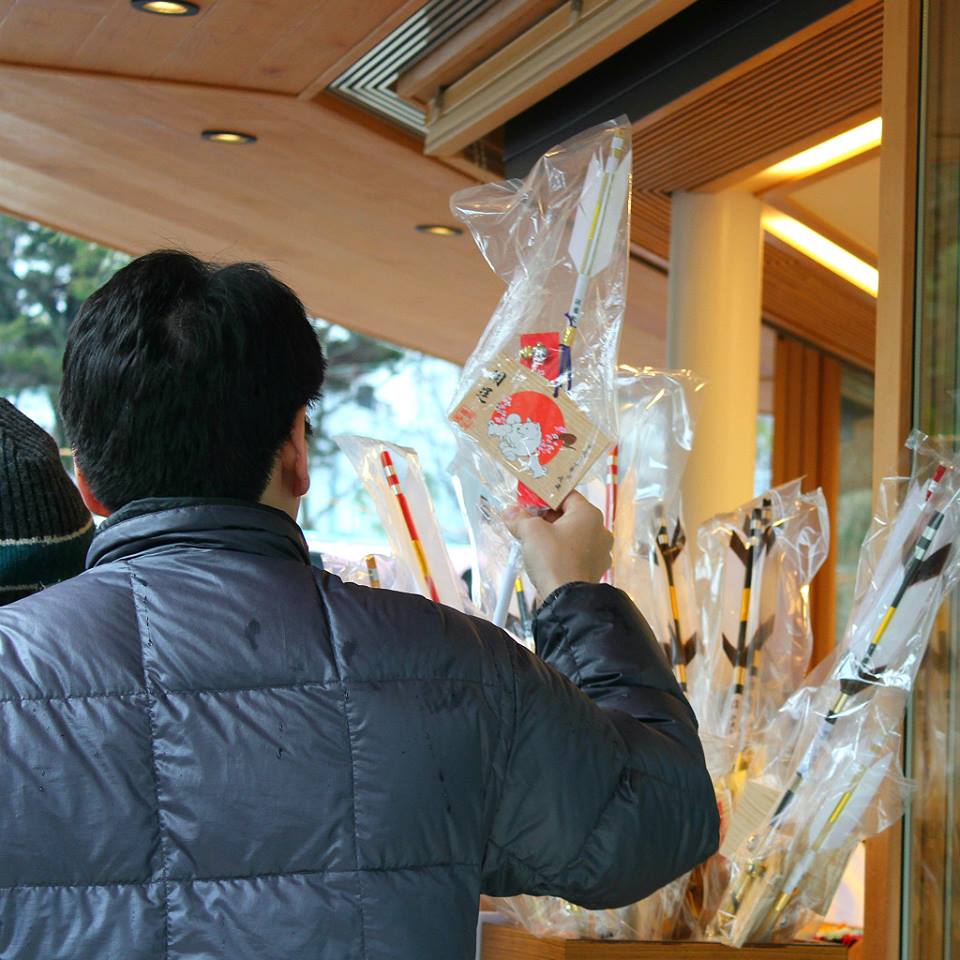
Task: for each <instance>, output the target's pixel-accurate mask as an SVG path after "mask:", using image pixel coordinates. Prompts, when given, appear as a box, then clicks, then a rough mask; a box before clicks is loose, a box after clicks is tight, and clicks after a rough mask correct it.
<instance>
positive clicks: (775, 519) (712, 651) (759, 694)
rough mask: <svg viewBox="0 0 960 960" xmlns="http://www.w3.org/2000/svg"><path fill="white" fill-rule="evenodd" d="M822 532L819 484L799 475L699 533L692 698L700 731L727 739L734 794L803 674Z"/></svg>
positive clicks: (823, 550)
mask: <svg viewBox="0 0 960 960" xmlns="http://www.w3.org/2000/svg"><path fill="white" fill-rule="evenodd" d="M829 535H830V534H829V517H828V514H827V506H826V501H825V500H824V497H823V493H822V491H820V490H815V491H813V492H812V493H807V494H805V493H801V492H800V481H799V480H795V481H792V482H790V483H787V484H784V485H782V486H780V487H777V488H775V489H773V490H770V491H768V492H767V493H765V494H763V495H762V496H760V497H757V498H756V499H754V500H751V501H750V502H749V503H746V504H744V505H743V506H741V507H740V508H739V509H737V510H735V511H734V512H733V513H729V514H721V515H719V516H717V517H714V518H713V519H712V520H708V521H707V522H706V523H705V524H703V526H702V527H701V528H700V530H699V531H698V533H697V542H698V546H699V548H700V553H699V557H698V562H697V580H698V592H699V596H700V601H701V604H702V611H701V623H702V632H703V637H704V645H705V654H704V662H703V670H702V671H701V673H700V675H699V677H698V678H697V682H695V683H694V684H693V686H692V689H691V699H692V702H693V705H694V709H695V710H696V712H697V715H698V718H699V720H700V725H701V729H702V730H704V731H705V732H707V733H710V734H712V735H714V736H718V737H725V738H727V739H728V740H730V741H731V743H732V745H733V755H734V756H733V769H731V770H730V771H728V776H729V778H730V780H731V782H730V786H731V789H732V790H733V792H734V793H736V792H737V791H738V789H739V786H740V785H741V784H742V780H743V778H744V777H745V775H746V772H747V770H748V769H749V768H750V766H751V762H752V757H753V753H754V743H755V742H756V740H757V735H758V734H759V733H760V732H761V731H762V730H763V729H764V728H765V727H766V726H767V725H768V724H769V723H770V721H771V720H772V719H773V717H774V715H775V714H776V711H777V710H778V709H779V708H780V706H781V705H782V704H783V702H784V701H785V700H786V699H787V697H788V696H789V695H790V694H791V693H792V692H793V691H794V690H796V688H797V687H798V686H799V684H800V683H801V681H802V680H803V677H804V675H805V673H806V671H807V666H808V664H809V662H810V652H811V649H812V645H813V637H812V633H811V628H810V616H809V604H808V600H807V592H808V588H809V584H810V583H811V581H812V580H813V578H814V576H815V575H816V573H817V571H818V570H819V569H820V567H821V565H822V564H823V561H824V560H825V559H826V556H827V552H828V550H829V545H830V543H829Z"/></svg>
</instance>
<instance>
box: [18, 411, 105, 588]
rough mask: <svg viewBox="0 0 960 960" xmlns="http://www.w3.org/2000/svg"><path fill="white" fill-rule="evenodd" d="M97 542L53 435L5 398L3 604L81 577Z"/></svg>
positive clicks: (87, 511)
mask: <svg viewBox="0 0 960 960" xmlns="http://www.w3.org/2000/svg"><path fill="white" fill-rule="evenodd" d="M92 539H93V518H92V517H91V516H90V511H89V510H87V508H86V507H85V506H84V503H83V500H81V498H80V493H79V491H78V490H77V488H76V487H75V486H74V485H73V483H72V482H71V481H70V478H69V477H68V476H67V474H66V472H65V471H64V469H63V465H62V464H61V462H60V452H59V450H58V449H57V445H56V443H55V442H54V440H53V437H51V436H50V435H49V434H48V433H45V432H44V431H43V430H41V429H40V427H38V426H37V425H36V424H35V423H34V422H33V421H32V420H31V419H30V418H29V417H27V416H24V414H22V413H21V412H20V411H19V410H18V409H17V408H16V407H15V406H14V405H13V404H12V403H10V402H9V401H7V400H4V399H3V398H2V397H0V606H2V605H3V604H5V603H13V601H14V600H19V599H20V598H21V597H25V596H27V595H28V594H31V593H35V592H36V591H37V590H41V589H42V588H43V587H47V586H50V585H51V584H54V583H58V582H59V581H60V580H66V579H68V578H69V577H73V576H75V575H76V574H78V573H80V572H81V571H82V570H83V568H84V564H85V562H86V556H87V548H88V547H89V546H90V541H91V540H92Z"/></svg>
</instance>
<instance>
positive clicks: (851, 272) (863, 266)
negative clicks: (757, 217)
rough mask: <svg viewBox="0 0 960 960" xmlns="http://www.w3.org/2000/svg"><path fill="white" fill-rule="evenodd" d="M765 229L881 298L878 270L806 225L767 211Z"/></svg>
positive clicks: (764, 213) (775, 211)
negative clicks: (878, 293) (878, 291)
mask: <svg viewBox="0 0 960 960" xmlns="http://www.w3.org/2000/svg"><path fill="white" fill-rule="evenodd" d="M763 229H764V230H766V231H767V232H768V233H772V234H773V235H774V236H775V237H778V238H779V239H780V240H782V241H783V242H784V243H787V244H789V245H790V246H791V247H793V248H794V249H795V250H799V251H800V252H801V253H804V254H806V255H807V256H808V257H810V259H811V260H815V261H816V262H817V263H819V264H820V265H821V266H824V267H826V268H827V269H828V270H832V271H833V272H834V273H836V274H838V275H839V276H841V277H843V278H844V280H849V281H850V283H852V284H853V285H854V286H857V287H859V288H860V289H861V290H865V291H866V292H867V293H869V294H870V295H871V296H874V297H875V296H876V295H877V289H878V286H879V281H880V274H879V272H878V271H877V268H876V267H874V266H871V265H870V264H869V263H866V262H865V261H863V260H861V259H860V258H859V257H855V256H854V255H853V254H852V253H851V252H850V251H849V250H845V249H844V248H843V247H841V246H840V245H839V244H836V243H834V242H833V241H832V240H828V239H827V238H826V237H825V236H823V235H822V234H820V233H817V232H816V231H815V230H811V229H810V228H809V227H808V226H807V225H806V224H803V223H801V222H800V221H799V220H794V219H793V217H788V216H787V215H786V214H785V213H780V212H779V211H777V210H772V209H770V208H767V209H766V210H764V212H763Z"/></svg>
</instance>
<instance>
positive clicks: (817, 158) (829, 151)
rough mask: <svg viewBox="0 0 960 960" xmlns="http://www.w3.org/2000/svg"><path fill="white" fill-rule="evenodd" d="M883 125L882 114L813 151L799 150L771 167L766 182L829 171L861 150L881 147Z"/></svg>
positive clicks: (812, 148) (794, 178)
mask: <svg viewBox="0 0 960 960" xmlns="http://www.w3.org/2000/svg"><path fill="white" fill-rule="evenodd" d="M882 127H883V121H882V120H881V119H880V117H876V118H875V119H873V120H868V121H867V122H866V123H862V124H860V126H859V127H854V128H853V129H852V130H847V131H846V132H845V133H841V134H840V135H839V136H836V137H831V138H830V139H829V140H824V141H823V143H818V144H817V145H816V146H815V147H810V149H809V150H803V151H802V152H800V153H795V154H794V155H793V156H792V157H787V159H786V160H781V161H780V163H775V164H774V165H773V166H772V167H767V169H766V170H764V171H763V173H762V174H760V176H761V177H763V179H764V181H765V182H770V183H772V182H773V181H775V180H796V179H798V178H800V177H808V176H810V174H812V173H816V172H817V171H818V170H825V169H826V168H827V167H832V166H833V165H834V164H837V163H841V162H842V161H844V160H849V159H850V157H855V156H857V154H859V153H865V152H866V151H867V150H872V149H873V148H874V147H879V146H880V137H881V133H882Z"/></svg>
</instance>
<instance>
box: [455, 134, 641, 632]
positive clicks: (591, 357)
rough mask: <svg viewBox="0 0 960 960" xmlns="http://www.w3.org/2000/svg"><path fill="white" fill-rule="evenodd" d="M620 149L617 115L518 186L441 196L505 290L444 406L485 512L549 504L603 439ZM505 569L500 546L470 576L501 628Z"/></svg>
mask: <svg viewBox="0 0 960 960" xmlns="http://www.w3.org/2000/svg"><path fill="white" fill-rule="evenodd" d="M630 143H631V135H630V126H629V123H628V121H627V120H626V118H622V119H621V120H618V121H611V122H609V123H606V124H602V125H600V126H598V127H595V128H593V129H591V130H588V131H586V132H585V133H583V134H580V135H579V136H577V137H574V138H572V139H571V140H568V141H567V142H565V143H563V144H561V145H560V146H558V147H554V148H553V149H551V150H549V151H548V152H547V153H546V154H545V155H544V156H543V157H542V158H541V159H540V160H539V161H538V162H537V163H536V165H535V166H534V167H533V169H532V170H531V172H530V173H529V175H528V176H527V177H526V179H525V180H524V181H522V182H520V181H510V182H506V183H496V184H485V185H483V186H479V187H473V188H470V189H469V190H464V191H462V192H460V193H458V194H455V195H454V197H453V198H452V200H451V209H452V210H453V212H454V214H455V215H456V216H457V217H458V219H460V220H461V221H463V222H464V223H465V224H466V225H467V226H468V227H469V229H470V231H471V233H472V234H473V236H474V239H475V240H476V242H477V245H478V246H479V248H480V250H481V252H482V253H483V255H484V257H485V258H486V260H487V262H488V263H489V264H490V266H491V267H492V268H493V270H494V271H495V272H496V273H497V274H498V275H499V276H500V277H501V278H502V279H503V280H504V282H505V283H506V284H507V289H506V292H505V293H504V295H503V297H502V298H501V300H500V303H499V304H498V306H497V308H496V310H495V311H494V313H493V316H492V317H491V319H490V322H489V323H488V325H487V328H486V330H485V332H484V334H483V336H482V337H481V339H480V342H479V343H478V345H477V348H476V349H475V350H474V352H473V353H472V354H471V356H470V357H469V359H468V360H467V363H466V364H465V366H464V370H463V376H462V379H461V381H460V384H459V386H458V388H457V391H456V394H455V396H454V399H453V402H452V404H451V407H450V411H449V416H450V419H451V421H452V422H453V423H454V425H455V426H456V427H457V428H458V431H459V437H458V439H459V450H460V452H459V455H458V457H457V461H456V464H455V466H454V470H455V471H456V472H457V474H460V473H461V472H469V473H470V474H472V478H471V479H470V480H465V482H464V483H463V488H464V489H467V487H472V486H474V485H475V483H476V481H478V480H479V482H480V485H481V487H482V496H483V498H484V500H485V501H486V503H487V504H489V506H490V509H491V510H492V511H495V512H496V511H500V510H502V509H504V508H505V507H507V506H509V505H511V504H514V503H520V504H521V505H522V506H524V507H526V508H528V509H530V510H532V511H543V510H547V509H549V508H551V507H556V506H558V505H559V503H560V502H561V501H562V500H563V499H564V497H565V496H566V495H567V494H568V493H569V492H570V491H571V490H573V489H574V488H575V487H576V485H577V484H578V483H579V482H580V481H581V480H582V479H583V477H584V476H585V474H586V473H587V471H588V470H589V468H590V467H591V465H592V464H593V463H594V462H595V461H596V460H597V459H598V458H600V457H602V456H603V455H604V454H605V453H606V451H607V450H608V448H609V447H610V446H611V445H612V442H613V438H614V437H615V436H616V432H617V407H616V389H615V388H616V368H615V364H616V355H617V348H618V344H619V339H620V328H621V324H622V321H623V311H624V307H625V304H626V278H627V254H628V226H629V197H630V164H631V154H630ZM495 552H496V551H495ZM518 563H519V552H518V550H517V549H516V547H515V546H513V545H511V548H510V549H509V550H508V558H507V562H506V564H505V566H504V568H502V569H500V570H499V571H497V572H496V574H493V571H490V570H489V569H485V570H481V575H482V576H483V577H485V578H489V577H491V576H492V578H493V582H494V584H495V585H494V586H493V587H492V589H490V590H487V591H483V590H481V593H480V598H481V600H482V601H483V604H484V606H483V609H484V612H485V613H486V614H487V615H488V616H490V617H491V618H492V619H493V620H494V622H496V623H500V624H501V625H502V624H503V623H504V622H505V621H506V615H507V610H508V608H509V606H510V602H511V599H512V598H514V597H515V596H516V590H515V586H516V581H517V572H518ZM488 594H489V595H492V596H493V597H494V600H493V603H492V606H491V604H490V601H489V599H488V596H487V595H488Z"/></svg>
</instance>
